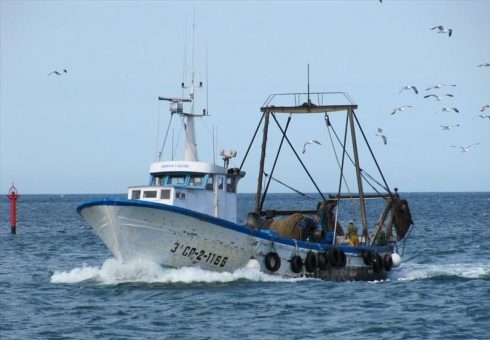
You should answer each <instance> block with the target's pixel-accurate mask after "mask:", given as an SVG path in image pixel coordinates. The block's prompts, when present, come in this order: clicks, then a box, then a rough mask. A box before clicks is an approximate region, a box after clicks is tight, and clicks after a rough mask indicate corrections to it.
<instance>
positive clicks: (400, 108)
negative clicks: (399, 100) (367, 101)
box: [391, 105, 412, 115]
mask: <svg viewBox="0 0 490 340" xmlns="http://www.w3.org/2000/svg"><path fill="white" fill-rule="evenodd" d="M411 107H412V106H411V105H403V106H400V107H396V108H394V109H393V112H392V113H391V114H392V115H394V114H395V113H396V112H397V111H400V112H402V111H405V110H406V109H408V108H411Z"/></svg>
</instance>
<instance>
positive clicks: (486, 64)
mask: <svg viewBox="0 0 490 340" xmlns="http://www.w3.org/2000/svg"><path fill="white" fill-rule="evenodd" d="M478 67H490V63H484V64H480V65H478Z"/></svg>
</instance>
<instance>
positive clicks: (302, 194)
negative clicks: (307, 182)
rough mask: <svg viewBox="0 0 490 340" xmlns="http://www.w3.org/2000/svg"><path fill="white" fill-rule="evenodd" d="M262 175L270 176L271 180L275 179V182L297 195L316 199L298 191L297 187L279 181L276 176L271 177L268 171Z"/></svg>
mask: <svg viewBox="0 0 490 340" xmlns="http://www.w3.org/2000/svg"><path fill="white" fill-rule="evenodd" d="M264 176H265V177H269V178H271V179H272V180H273V181H275V182H277V183H279V184H282V185H284V186H285V187H286V188H288V189H291V190H293V191H294V192H296V193H297V194H299V195H301V196H303V197H306V198H309V199H312V200H315V201H316V200H317V199H316V198H315V197H311V196H309V195H307V194H305V193H304V192H301V191H299V190H297V189H295V188H293V187H291V186H289V185H287V184H286V183H284V182H281V181H280V180H278V179H277V178H275V177H272V176H271V175H269V174H268V173H265V172H264Z"/></svg>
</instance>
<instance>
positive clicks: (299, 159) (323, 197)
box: [271, 112, 327, 201]
mask: <svg viewBox="0 0 490 340" xmlns="http://www.w3.org/2000/svg"><path fill="white" fill-rule="evenodd" d="M271 115H272V118H274V121H275V122H276V124H277V126H278V127H279V129H280V130H281V133H282V134H283V135H284V137H285V139H286V141H287V142H288V144H289V146H290V147H291V150H293V153H294V154H295V155H296V158H297V159H298V161H299V162H300V164H301V166H302V167H303V169H304V170H305V172H306V174H307V175H308V177H309V178H310V180H311V182H312V183H313V185H314V186H315V188H316V190H317V191H318V193H319V194H320V196H321V197H322V199H323V200H324V201H326V200H327V199H326V198H325V196H324V195H323V193H322V191H321V190H320V188H319V187H318V185H317V184H316V182H315V180H314V179H313V177H311V174H310V172H309V171H308V169H307V168H306V166H305V165H304V163H303V161H302V160H301V158H300V157H299V155H298V153H297V152H296V149H295V148H294V147H293V144H291V141H290V140H289V138H288V136H286V133H285V132H284V131H283V129H282V127H281V125H280V124H279V122H278V121H277V118H276V115H275V114H274V113H273V112H271Z"/></svg>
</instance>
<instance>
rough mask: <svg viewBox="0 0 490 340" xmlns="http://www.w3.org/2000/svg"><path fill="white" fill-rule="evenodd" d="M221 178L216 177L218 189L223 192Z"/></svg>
mask: <svg viewBox="0 0 490 340" xmlns="http://www.w3.org/2000/svg"><path fill="white" fill-rule="evenodd" d="M223 182H224V181H223V177H218V189H219V190H223Z"/></svg>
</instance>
